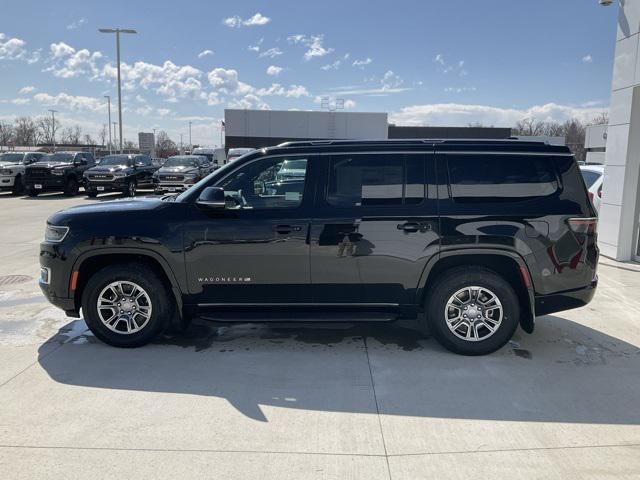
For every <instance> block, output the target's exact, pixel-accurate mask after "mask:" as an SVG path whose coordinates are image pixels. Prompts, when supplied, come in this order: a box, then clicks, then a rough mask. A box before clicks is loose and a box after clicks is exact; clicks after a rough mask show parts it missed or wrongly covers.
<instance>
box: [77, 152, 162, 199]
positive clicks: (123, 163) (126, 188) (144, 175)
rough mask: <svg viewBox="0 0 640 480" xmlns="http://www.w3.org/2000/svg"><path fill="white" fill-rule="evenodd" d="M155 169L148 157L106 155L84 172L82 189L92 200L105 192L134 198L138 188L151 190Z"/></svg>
mask: <svg viewBox="0 0 640 480" xmlns="http://www.w3.org/2000/svg"><path fill="white" fill-rule="evenodd" d="M157 169H158V167H157V166H156V165H155V164H154V162H153V161H152V159H151V157H150V156H148V155H125V154H121V155H107V156H106V157H104V158H103V159H102V160H101V161H100V164H99V165H96V166H95V167H93V168H90V169H89V170H87V171H86V172H84V189H85V190H86V191H87V196H88V197H92V198H93V197H96V196H98V194H99V193H106V192H122V193H123V195H125V196H127V197H135V196H136V191H137V189H138V188H145V187H147V188H153V173H154V172H155V171H156V170H157Z"/></svg>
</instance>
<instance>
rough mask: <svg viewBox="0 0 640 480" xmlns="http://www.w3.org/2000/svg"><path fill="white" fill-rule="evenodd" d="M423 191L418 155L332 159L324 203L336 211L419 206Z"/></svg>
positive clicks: (421, 158)
mask: <svg viewBox="0 0 640 480" xmlns="http://www.w3.org/2000/svg"><path fill="white" fill-rule="evenodd" d="M424 188H425V187H424V160H423V157H422V155H402V154H367V155H353V156H350V155H336V156H334V157H332V158H331V160H330V164H329V181H328V188H327V202H328V203H329V204H331V205H334V206H336V207H360V206H371V205H378V206H379V205H402V204H403V201H404V203H408V204H415V203H420V202H421V201H422V200H423V198H424Z"/></svg>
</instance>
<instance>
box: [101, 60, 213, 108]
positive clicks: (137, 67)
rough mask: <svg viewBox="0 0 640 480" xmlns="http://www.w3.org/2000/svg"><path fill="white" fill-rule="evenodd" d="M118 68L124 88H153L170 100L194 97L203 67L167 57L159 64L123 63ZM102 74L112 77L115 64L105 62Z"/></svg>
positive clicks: (199, 87)
mask: <svg viewBox="0 0 640 480" xmlns="http://www.w3.org/2000/svg"><path fill="white" fill-rule="evenodd" d="M120 69H121V76H122V79H123V80H122V81H123V88H124V89H125V90H129V91H131V90H134V89H135V88H137V87H142V88H143V89H145V90H148V89H153V91H155V92H156V93H158V94H160V95H163V96H165V97H167V98H168V99H169V100H173V101H175V99H177V98H185V97H190V98H196V97H198V96H199V95H200V94H201V93H202V89H203V87H202V83H201V81H200V78H201V76H202V71H201V70H199V69H197V68H195V67H192V66H191V65H176V64H175V63H173V62H171V61H169V60H167V61H166V62H164V63H163V64H162V65H155V64H153V63H147V62H136V63H134V64H133V65H129V64H127V63H123V64H122V65H121V67H120ZM102 75H103V76H104V77H105V78H107V79H111V80H115V79H116V78H117V69H116V66H115V65H113V64H111V63H108V64H106V65H105V66H104V67H103V69H102Z"/></svg>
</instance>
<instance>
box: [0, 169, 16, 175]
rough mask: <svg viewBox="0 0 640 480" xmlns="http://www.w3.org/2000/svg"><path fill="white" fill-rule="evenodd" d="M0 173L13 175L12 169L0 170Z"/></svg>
mask: <svg viewBox="0 0 640 480" xmlns="http://www.w3.org/2000/svg"><path fill="white" fill-rule="evenodd" d="M0 175H13V170H8V169H7V170H0Z"/></svg>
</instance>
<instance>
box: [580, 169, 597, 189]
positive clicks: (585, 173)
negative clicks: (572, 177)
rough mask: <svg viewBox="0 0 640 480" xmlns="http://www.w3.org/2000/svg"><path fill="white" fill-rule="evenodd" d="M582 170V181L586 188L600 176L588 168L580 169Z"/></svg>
mask: <svg viewBox="0 0 640 480" xmlns="http://www.w3.org/2000/svg"><path fill="white" fill-rule="evenodd" d="M580 171H581V172H582V178H584V183H585V184H586V185H587V188H591V186H592V185H593V184H594V183H596V181H597V180H598V179H599V178H600V175H601V174H600V173H598V172H592V171H589V170H580Z"/></svg>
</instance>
